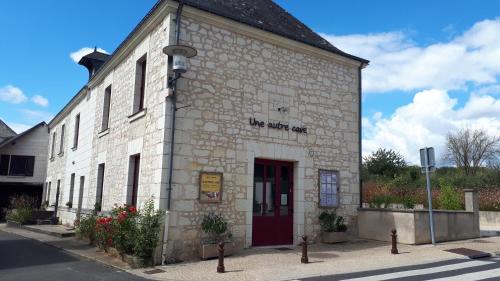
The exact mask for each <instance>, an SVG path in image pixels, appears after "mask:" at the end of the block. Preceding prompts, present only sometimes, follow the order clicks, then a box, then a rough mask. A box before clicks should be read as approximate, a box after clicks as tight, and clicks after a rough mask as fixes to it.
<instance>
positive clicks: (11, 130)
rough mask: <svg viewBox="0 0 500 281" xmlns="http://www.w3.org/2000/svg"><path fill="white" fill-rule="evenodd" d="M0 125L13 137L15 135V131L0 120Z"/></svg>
mask: <svg viewBox="0 0 500 281" xmlns="http://www.w3.org/2000/svg"><path fill="white" fill-rule="evenodd" d="M0 125H3V126H5V128H7V130H9V131H10V132H11V133H12V135H13V136H15V135H17V133H16V131H14V130H13V129H12V128H11V127H9V125H7V123H5V122H3V121H2V119H0Z"/></svg>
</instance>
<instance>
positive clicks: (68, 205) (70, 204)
mask: <svg viewBox="0 0 500 281" xmlns="http://www.w3.org/2000/svg"><path fill="white" fill-rule="evenodd" d="M66 207H68V209H71V208H73V202H71V201H68V202H66Z"/></svg>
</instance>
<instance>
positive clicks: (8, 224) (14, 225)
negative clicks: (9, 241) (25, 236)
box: [7, 220, 22, 227]
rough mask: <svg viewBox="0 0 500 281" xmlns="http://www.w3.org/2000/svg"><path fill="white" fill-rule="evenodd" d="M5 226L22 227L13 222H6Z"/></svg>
mask: <svg viewBox="0 0 500 281" xmlns="http://www.w3.org/2000/svg"><path fill="white" fill-rule="evenodd" d="M7 226H8V227H22V224H20V223H18V222H15V221H10V220H7Z"/></svg>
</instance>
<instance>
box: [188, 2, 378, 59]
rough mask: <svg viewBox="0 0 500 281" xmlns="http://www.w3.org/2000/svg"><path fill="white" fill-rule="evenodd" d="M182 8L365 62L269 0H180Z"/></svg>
mask: <svg viewBox="0 0 500 281" xmlns="http://www.w3.org/2000/svg"><path fill="white" fill-rule="evenodd" d="M182 2H183V3H184V4H185V5H188V6H191V7H194V8H197V9H200V10H204V11H206V12H209V13H212V14H216V15H218V16H221V17H225V18H228V19H231V20H234V21H238V22H241V23H244V24H247V25H250V26H253V27H256V28H259V29H262V30H265V31H268V32H271V33H275V34H277V35H281V36H283V37H287V38H289V39H292V40H295V41H299V42H302V43H305V44H308V45H311V46H314V47H317V48H320V49H323V50H326V51H329V52H332V53H335V54H338V55H341V56H344V57H348V58H350V59H354V60H357V61H359V62H362V63H368V62H369V61H368V60H366V59H363V58H359V57H356V56H353V55H350V54H348V53H345V52H343V51H341V50H340V49H338V48H337V47H335V46H333V45H332V44H331V43H330V42H328V41H327V40H326V39H324V38H323V37H321V36H319V35H318V34H317V33H315V32H314V31H312V30H311V29H310V28H309V27H307V26H306V25H305V24H303V23H302V22H301V21H299V20H298V19H297V18H295V17H294V16H292V15H291V14H290V13H288V12H287V11H285V10H284V9H283V8H281V7H280V6H279V5H277V4H276V3H274V2H273V1H272V0H251V1H249V0H183V1H182Z"/></svg>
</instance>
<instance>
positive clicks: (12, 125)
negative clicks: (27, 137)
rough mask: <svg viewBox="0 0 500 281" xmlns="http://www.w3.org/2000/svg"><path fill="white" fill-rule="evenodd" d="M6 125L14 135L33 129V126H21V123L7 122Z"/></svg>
mask: <svg viewBox="0 0 500 281" xmlns="http://www.w3.org/2000/svg"><path fill="white" fill-rule="evenodd" d="M7 125H9V127H10V128H11V129H12V130H14V131H15V132H16V133H18V134H20V133H22V132H24V131H26V130H28V129H29V128H31V127H33V126H30V125H26V124H21V123H11V122H9V123H8V124H7Z"/></svg>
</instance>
